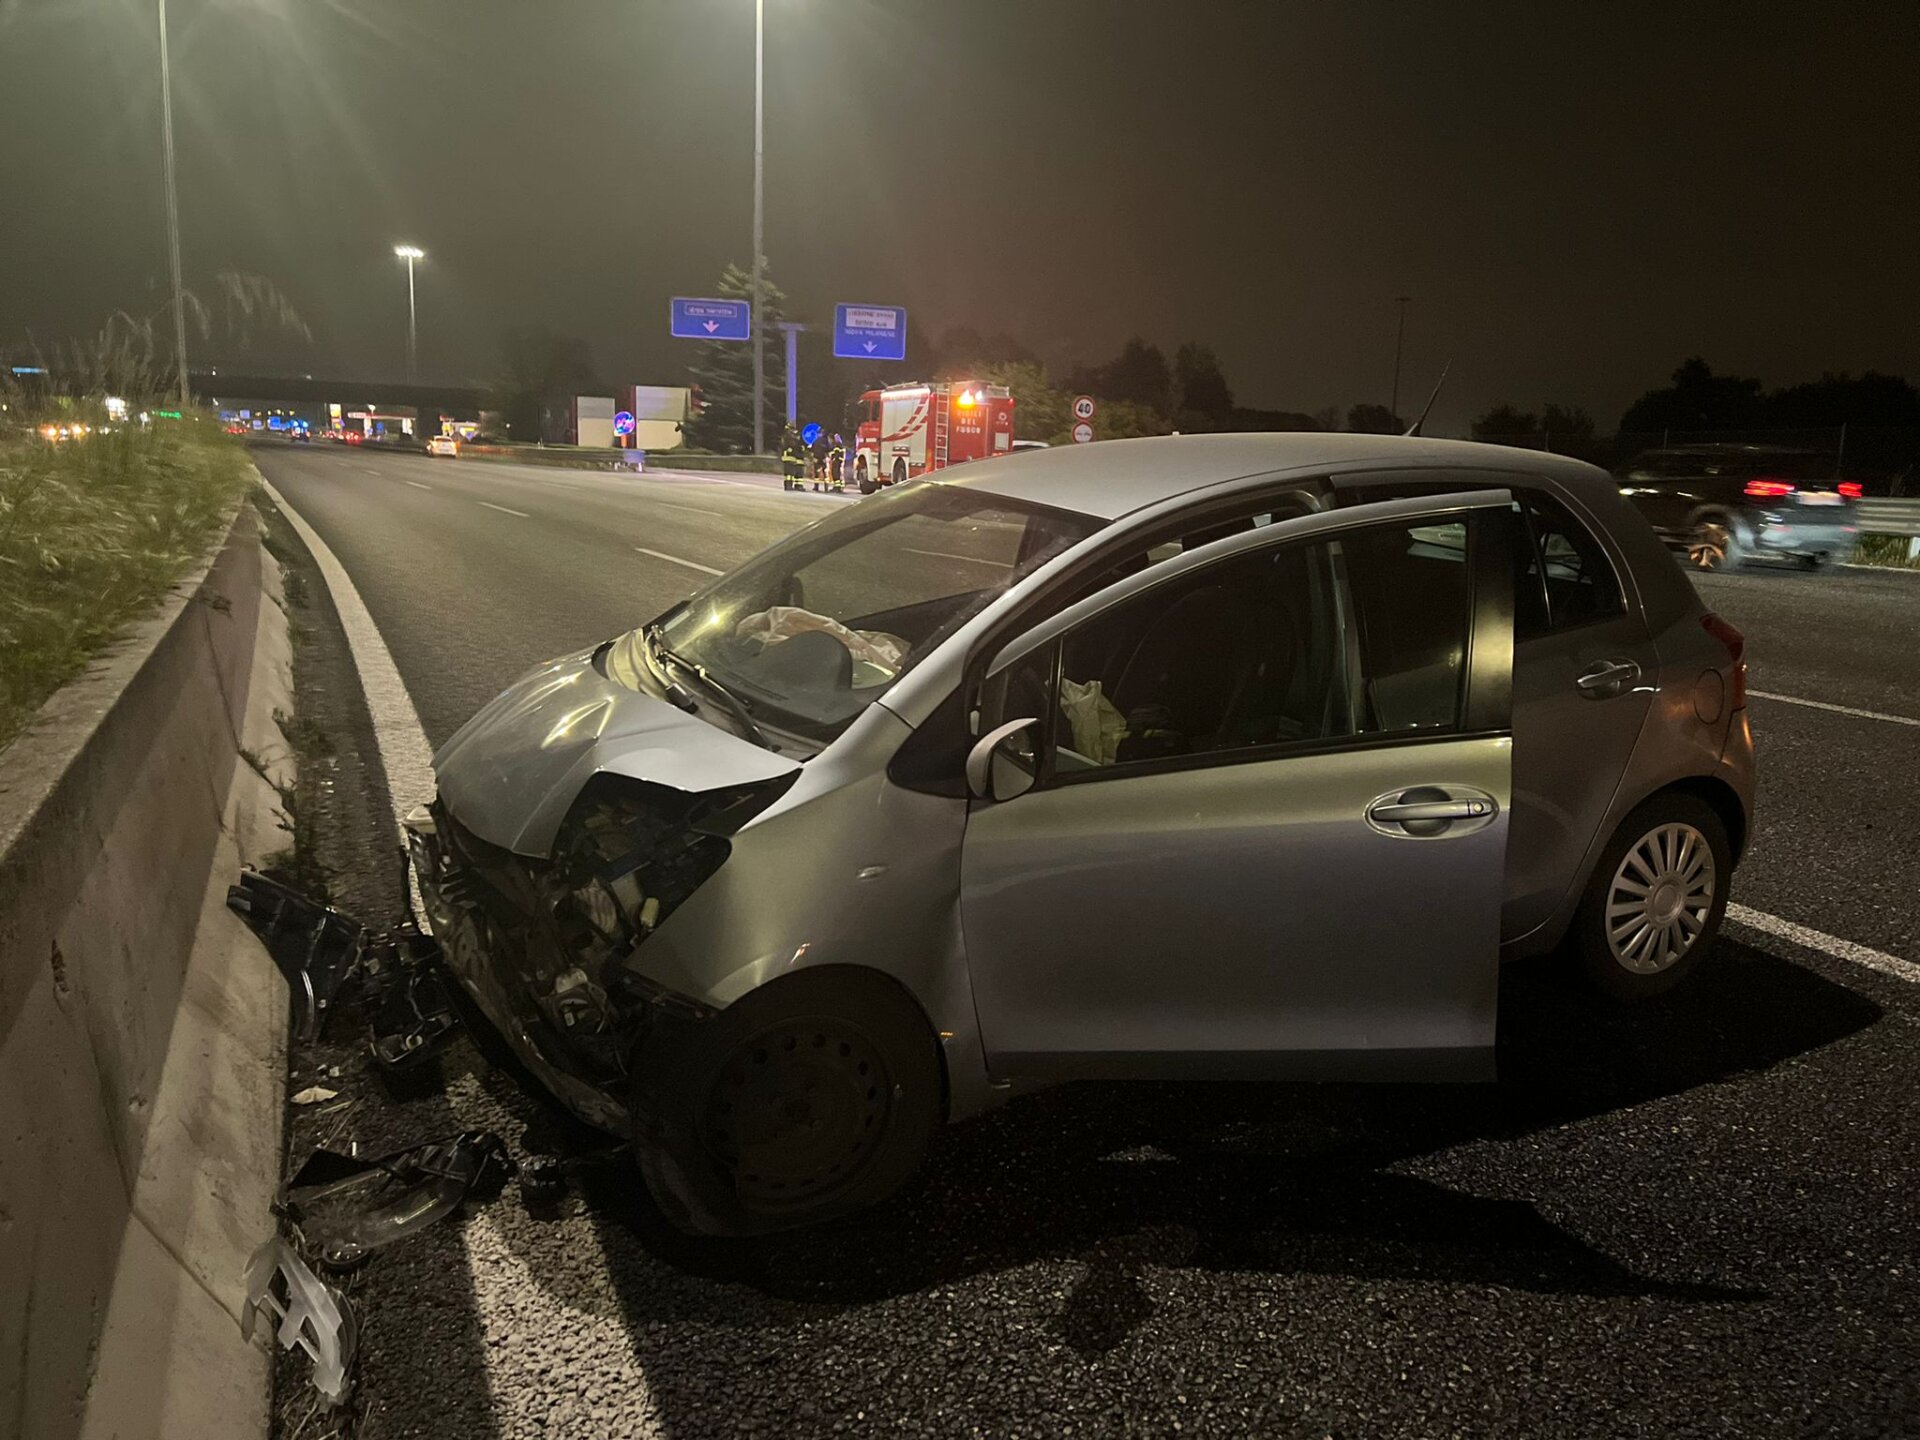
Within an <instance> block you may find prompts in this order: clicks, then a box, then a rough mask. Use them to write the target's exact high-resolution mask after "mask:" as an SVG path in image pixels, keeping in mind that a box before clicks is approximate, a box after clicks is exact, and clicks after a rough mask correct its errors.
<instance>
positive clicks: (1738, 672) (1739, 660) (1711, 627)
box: [1700, 615, 1747, 710]
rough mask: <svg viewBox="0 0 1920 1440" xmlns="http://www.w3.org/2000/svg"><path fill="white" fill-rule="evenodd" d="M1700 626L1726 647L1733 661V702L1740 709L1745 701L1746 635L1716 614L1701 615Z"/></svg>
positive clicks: (1733, 705)
mask: <svg viewBox="0 0 1920 1440" xmlns="http://www.w3.org/2000/svg"><path fill="white" fill-rule="evenodd" d="M1700 628H1701V629H1702V630H1704V631H1706V632H1707V634H1709V635H1711V636H1712V637H1713V638H1714V639H1716V640H1718V641H1719V642H1720V643H1721V644H1722V645H1724V646H1726V647H1727V659H1728V660H1730V661H1731V662H1732V663H1733V703H1732V706H1731V707H1730V708H1732V709H1734V710H1738V709H1740V708H1741V707H1742V706H1743V705H1745V704H1746V703H1747V659H1746V656H1747V637H1746V636H1744V635H1742V634H1741V633H1740V632H1739V631H1738V630H1736V629H1734V627H1733V626H1732V625H1729V624H1728V623H1727V622H1726V621H1725V620H1722V619H1721V618H1720V617H1719V616H1718V615H1702V616H1701V617H1700Z"/></svg>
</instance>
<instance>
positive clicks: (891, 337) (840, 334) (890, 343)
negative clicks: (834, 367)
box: [833, 305, 907, 360]
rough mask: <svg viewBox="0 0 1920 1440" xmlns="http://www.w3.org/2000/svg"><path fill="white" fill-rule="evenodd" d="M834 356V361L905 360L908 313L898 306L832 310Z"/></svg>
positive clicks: (852, 307) (851, 307)
mask: <svg viewBox="0 0 1920 1440" xmlns="http://www.w3.org/2000/svg"><path fill="white" fill-rule="evenodd" d="M833 355H834V358H835V359H836V360H904V359H906V358H907V312H906V311H905V310H902V309H901V308H900V307H899V306H898V305H836V306H834V307H833Z"/></svg>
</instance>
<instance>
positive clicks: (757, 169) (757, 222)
mask: <svg viewBox="0 0 1920 1440" xmlns="http://www.w3.org/2000/svg"><path fill="white" fill-rule="evenodd" d="M766 41H767V0H753V311H752V314H751V315H750V316H749V318H748V331H747V334H748V338H749V339H750V340H751V341H752V342H753V453H754V454H756V455H764V454H765V453H766V450H767V446H766V439H767V396H766V384H767V356H766V327H765V326H764V325H762V323H761V320H760V300H761V293H760V292H761V288H762V286H761V275H760V244H761V226H762V222H763V220H764V204H763V197H762V189H761V187H762V181H763V179H764V175H765V165H764V160H765V157H764V153H763V150H764V143H765V115H766V93H765V90H764V88H763V82H764V78H765V68H766Z"/></svg>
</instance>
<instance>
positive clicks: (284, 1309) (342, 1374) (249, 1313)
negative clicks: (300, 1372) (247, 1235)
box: [240, 1235, 360, 1405]
mask: <svg viewBox="0 0 1920 1440" xmlns="http://www.w3.org/2000/svg"><path fill="white" fill-rule="evenodd" d="M264 1313H271V1314H272V1315H273V1317H274V1319H275V1320H276V1321H277V1322H278V1329H277V1332H276V1338H277V1339H278V1340H279V1342H280V1345H281V1348H282V1349H286V1350H291V1349H293V1348H294V1347H296V1346H298V1347H299V1348H300V1349H302V1350H304V1351H306V1353H307V1356H308V1358H309V1359H311V1360H312V1361H313V1385H314V1388H315V1389H316V1390H318V1391H319V1392H320V1398H321V1399H322V1400H324V1401H326V1403H327V1404H329V1405H338V1404H339V1403H340V1402H341V1401H342V1400H344V1399H346V1398H347V1389H348V1385H349V1382H348V1379H347V1372H348V1370H349V1369H351V1368H352V1365H353V1355H354V1351H355V1349H356V1348H358V1346H359V1341H360V1331H359V1326H358V1324H357V1323H356V1322H355V1320H354V1318H353V1307H352V1306H350V1305H349V1304H347V1297H346V1296H344V1295H342V1294H341V1293H340V1292H339V1291H338V1290H336V1289H334V1288H333V1287H332V1286H331V1285H329V1284H327V1283H326V1282H325V1281H324V1280H322V1279H321V1278H320V1277H319V1276H317V1275H315V1274H314V1273H313V1271H312V1270H310V1269H308V1268H307V1264H306V1262H305V1261H304V1260H302V1259H301V1258H300V1257H299V1255H297V1254H296V1253H295V1252H294V1250H293V1247H292V1246H290V1245H289V1244H287V1242H286V1241H285V1240H284V1239H282V1238H281V1237H280V1236H278V1235H275V1236H274V1237H273V1238H272V1239H270V1240H268V1241H267V1242H266V1243H265V1244H263V1245H262V1246H261V1247H260V1248H259V1249H258V1250H255V1251H254V1252H253V1258H252V1259H250V1260H249V1261H248V1262H247V1308H246V1309H245V1310H243V1311H242V1312H241V1314H240V1333H241V1335H242V1336H244V1337H245V1338H246V1339H248V1340H251V1339H253V1332H254V1327H255V1325H256V1324H257V1323H258V1321H259V1319H260V1317H261V1315H262V1314H264Z"/></svg>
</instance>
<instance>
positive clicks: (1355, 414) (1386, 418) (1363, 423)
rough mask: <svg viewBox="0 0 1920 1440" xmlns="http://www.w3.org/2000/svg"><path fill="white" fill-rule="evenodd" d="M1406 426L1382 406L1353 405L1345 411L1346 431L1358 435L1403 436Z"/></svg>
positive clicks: (1406, 423)
mask: <svg viewBox="0 0 1920 1440" xmlns="http://www.w3.org/2000/svg"><path fill="white" fill-rule="evenodd" d="M1407 425H1408V422H1407V421H1405V420H1402V419H1401V418H1400V417H1399V416H1398V415H1396V414H1394V413H1393V411H1391V410H1389V409H1388V408H1387V407H1386V406H1384V405H1355V406H1354V407H1353V408H1352V409H1351V410H1349V411H1347V429H1349V430H1351V431H1353V432H1354V433H1355V434H1359V435H1403V434H1405V433H1406V429H1407Z"/></svg>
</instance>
